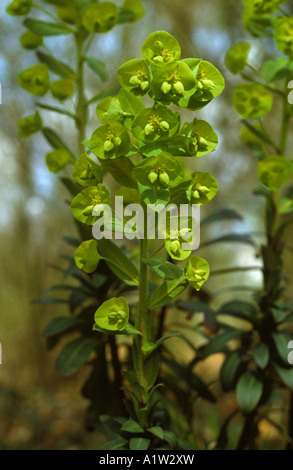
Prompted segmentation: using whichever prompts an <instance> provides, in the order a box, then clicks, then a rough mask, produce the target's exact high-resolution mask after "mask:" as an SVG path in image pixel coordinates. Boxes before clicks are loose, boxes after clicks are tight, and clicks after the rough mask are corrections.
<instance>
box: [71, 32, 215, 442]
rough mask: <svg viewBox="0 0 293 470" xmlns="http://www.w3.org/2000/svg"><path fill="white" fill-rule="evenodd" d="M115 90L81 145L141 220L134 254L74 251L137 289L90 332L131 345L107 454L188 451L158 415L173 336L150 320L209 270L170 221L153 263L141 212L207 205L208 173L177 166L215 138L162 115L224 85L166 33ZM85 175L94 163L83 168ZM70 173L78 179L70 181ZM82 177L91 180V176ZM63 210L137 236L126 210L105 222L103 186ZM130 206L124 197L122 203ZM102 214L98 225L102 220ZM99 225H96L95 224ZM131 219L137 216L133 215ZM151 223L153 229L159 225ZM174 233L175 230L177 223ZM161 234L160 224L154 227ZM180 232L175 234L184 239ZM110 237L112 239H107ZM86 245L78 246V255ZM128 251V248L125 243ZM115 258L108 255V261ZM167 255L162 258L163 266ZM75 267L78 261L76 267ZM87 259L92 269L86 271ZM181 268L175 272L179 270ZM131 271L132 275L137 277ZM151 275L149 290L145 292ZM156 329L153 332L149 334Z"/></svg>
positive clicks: (105, 311)
mask: <svg viewBox="0 0 293 470" xmlns="http://www.w3.org/2000/svg"><path fill="white" fill-rule="evenodd" d="M118 80H119V82H120V85H121V90H120V91H119V93H118V96H117V97H116V96H113V97H106V98H104V99H103V100H102V101H100V102H99V103H98V105H97V115H98V117H99V119H100V121H101V125H100V126H99V127H98V128H97V129H96V130H95V131H94V132H93V133H92V135H91V137H90V138H89V139H88V140H85V141H84V144H85V145H86V146H87V147H88V149H89V151H91V152H92V153H93V154H94V155H95V156H96V157H98V160H99V162H100V165H101V167H102V168H103V167H105V169H107V170H108V171H109V172H110V173H111V174H112V176H113V177H114V178H115V179H116V182H117V183H119V184H120V186H121V187H120V188H119V189H118V191H117V193H116V194H119V196H123V195H125V196H127V193H128V191H129V190H132V193H131V200H132V201H133V202H137V203H138V204H139V207H140V208H141V209H142V210H143V216H142V226H143V228H142V232H141V233H140V236H139V237H137V238H139V239H140V242H139V251H138V252H137V254H136V255H135V256H134V257H133V258H134V259H133V261H131V260H130V258H126V257H125V255H124V254H123V252H122V251H121V250H120V249H119V248H118V247H117V246H116V245H114V246H115V249H114V246H113V242H112V241H110V240H109V239H107V238H101V237H98V239H97V240H96V241H95V240H93V239H90V240H88V241H87V242H82V244H81V245H80V246H79V248H78V249H77V251H76V253H75V255H76V259H77V258H78V263H81V264H80V266H82V265H83V266H86V270H88V266H90V270H91V271H94V270H95V268H96V266H98V265H99V263H100V260H104V261H106V263H107V264H108V266H109V267H110V269H112V270H113V271H114V272H115V274H117V276H118V277H119V278H120V279H121V280H122V281H123V282H124V283H125V284H126V285H128V286H131V287H135V288H137V291H138V292H137V299H138V301H137V302H135V304H134V305H130V306H129V305H128V302H127V300H126V298H127V292H126V293H125V297H126V298H125V297H124V296H120V297H118V298H117V297H112V298H111V299H109V300H107V301H105V302H104V303H103V304H102V305H101V306H100V307H99V308H98V310H97V311H96V313H95V325H94V329H95V330H96V331H97V332H100V333H103V334H105V333H106V334H108V335H111V334H115V335H118V334H119V335H132V337H133V344H132V365H131V367H130V368H128V369H126V370H124V371H123V372H124V376H125V378H126V380H127V382H128V385H127V386H125V387H123V390H124V392H125V394H126V397H127V398H126V400H125V405H126V407H127V410H128V412H129V420H125V419H124V420H122V421H121V420H119V419H118V420H117V419H116V420H115V419H113V418H112V419H108V420H107V421H106V423H105V424H107V426H110V428H111V424H112V431H113V432H114V434H118V436H120V437H119V438H118V439H115V440H114V441H113V442H111V443H110V444H109V446H107V448H117V446H118V447H119V448H130V449H147V448H154V447H155V448H156V447H158V446H164V447H166V446H167V447H171V448H172V447H174V446H176V447H183V448H188V447H189V445H190V444H188V442H185V441H184V440H183V439H181V438H177V437H176V436H175V435H174V434H172V433H170V431H169V430H168V429H167V430H166V429H164V420H162V417H161V413H160V411H161V412H162V411H163V410H160V408H161V407H162V406H165V405H162V403H164V400H163V401H162V400H161V399H160V396H161V394H160V393H159V390H158V388H159V386H160V382H158V381H157V378H158V375H159V371H160V354H159V352H158V350H159V347H160V346H161V345H162V343H163V342H164V341H165V340H167V339H168V338H170V337H173V336H175V335H177V333H176V332H173V333H169V334H166V335H162V336H161V334H160V333H161V331H160V330H161V328H162V325H158V316H157V314H156V312H158V311H160V310H161V309H162V308H164V307H166V306H167V305H169V304H170V303H171V302H173V301H174V300H175V299H176V297H178V296H179V295H180V294H181V293H182V292H183V291H184V290H185V289H186V288H187V286H188V285H190V286H192V287H193V288H194V289H196V290H199V289H200V287H201V285H202V284H203V283H204V282H205V281H206V280H207V278H208V276H209V266H208V263H207V262H206V261H205V260H204V259H202V258H200V257H197V256H190V255H191V252H192V245H189V246H190V249H186V248H185V249H184V247H183V246H182V244H183V243H184V241H187V242H188V241H189V242H190V239H191V238H192V237H193V236H194V233H193V232H192V229H191V226H190V224H188V217H189V216H187V224H186V225H184V226H183V229H182V228H181V226H180V227H178V225H176V228H175V229H174V228H173V225H172V220H173V219H176V220H177V219H178V218H176V217H172V216H170V217H169V219H168V222H169V224H168V223H167V224H166V227H165V231H164V237H163V238H164V242H163V243H162V242H161V246H159V250H161V249H162V248H164V247H165V249H166V252H167V253H166V254H164V255H163V256H162V257H159V258H158V257H155V255H156V254H157V253H158V250H157V251H156V250H155V248H154V247H153V245H154V242H153V241H151V240H149V239H148V228H149V227H148V224H149V220H148V216H149V213H148V209H149V208H150V207H151V210H152V213H153V215H155V212H159V213H160V210H161V209H162V207H163V208H164V207H167V205H168V204H169V203H174V204H176V205H177V206H179V205H180V204H186V205H189V204H192V203H196V204H198V205H201V204H205V203H207V202H209V200H211V199H212V198H213V197H214V196H215V194H216V192H217V189H218V186H217V183H216V180H215V179H214V178H213V177H212V176H211V175H210V174H208V173H203V172H194V173H192V175H189V174H188V172H186V171H185V172H184V157H200V156H203V155H206V154H207V153H209V152H210V151H212V150H214V148H215V147H216V145H217V136H216V134H215V132H214V131H213V129H212V127H211V126H210V125H209V124H208V123H207V122H205V121H202V120H198V119H196V118H194V119H193V120H192V122H186V123H183V124H181V122H180V114H179V112H177V111H175V112H174V111H172V110H171V109H170V108H169V107H168V106H169V105H176V106H177V107H179V108H180V107H181V108H185V109H188V110H190V111H194V110H196V109H200V108H202V107H204V106H206V105H207V104H208V103H209V102H210V101H211V100H212V99H213V98H215V97H216V96H218V95H219V94H220V93H221V92H222V90H223V88H224V80H223V77H222V76H221V74H220V73H219V72H218V70H217V69H216V68H215V67H214V66H213V65H212V64H210V63H208V62H207V61H203V60H201V59H183V60H180V46H179V44H178V42H177V41H176V39H175V38H174V37H172V36H171V35H170V34H169V33H167V32H165V31H157V32H154V33H152V34H151V35H150V36H148V37H147V39H146V40H145V42H144V44H143V45H142V59H133V60H130V61H129V62H126V63H125V64H123V65H122V66H121V67H120V68H119V69H118ZM145 95H148V97H149V98H151V99H152V100H153V103H152V104H151V105H150V106H149V107H146V106H145V104H144V101H143V100H142V97H143V96H145ZM85 158H86V159H87V161H91V160H90V157H89V156H88V155H85V154H82V155H81V156H80V157H79V159H78V160H77V162H76V165H77V166H75V171H74V174H75V175H76V176H75V177H76V178H79V179H80V178H81V177H82V175H85V176H86V175H87V173H85V170H84V168H83V166H82V165H81V164H80V162H81V161H84V160H85ZM90 165H93V163H90ZM77 168H79V169H80V170H79V171H78V170H77ZM87 171H91V170H90V167H89V168H88V170H87ZM91 184H92V185H93V186H92V185H91V186H88V187H87V188H85V189H83V190H82V191H81V192H79V193H78V194H77V195H76V196H75V197H74V198H73V200H72V202H71V207H72V212H73V215H74V217H75V218H77V220H78V221H79V222H81V223H84V224H86V225H89V226H90V225H93V233H94V229H95V226H96V224H97V222H98V228H99V229H100V228H101V226H103V228H104V230H105V231H106V229H108V228H109V227H110V232H111V229H112V228H113V229H115V230H116V229H117V225H118V231H119V230H121V231H123V232H124V233H131V234H132V235H133V236H132V238H135V236H137V235H138V223H139V221H138V219H137V217H134V219H135V220H133V217H132V216H133V214H132V211H133V210H136V211H137V209H134V208H132V210H131V214H130V215H131V217H130V215H128V213H127V215H124V218H122V220H121V219H120V220H119V219H117V213H115V211H116V206H115V211H114V214H112V213H111V212H110V214H108V210H106V207H107V208H108V206H109V204H110V202H109V194H108V192H107V190H106V188H105V186H104V185H103V184H101V183H99V182H98V180H96V181H92V183H91ZM127 201H129V197H127ZM106 212H107V216H105V214H106ZM101 214H104V215H102V217H101V218H100V215H101ZM136 216H137V214H136ZM159 220H160V219H159ZM177 223H178V220H177ZM158 228H160V222H158ZM183 232H184V233H183ZM111 236H112V235H111ZM85 243H86V245H85ZM133 243H135V242H134V241H133ZM113 250H114V252H113ZM166 255H168V258H169V260H168V258H166ZM81 258H82V261H80V260H81ZM93 259H94V260H95V261H94V262H93ZM184 260H186V261H185V263H184V264H183V266H179V265H177V264H176V263H175V262H176V261H179V262H183V261H184ZM137 266H138V269H137ZM149 268H152V284H151V285H150V282H149V274H148V271H149ZM158 326H159V329H158Z"/></svg>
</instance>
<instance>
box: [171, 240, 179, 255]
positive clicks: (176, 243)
mask: <svg viewBox="0 0 293 470" xmlns="http://www.w3.org/2000/svg"><path fill="white" fill-rule="evenodd" d="M180 248H181V245H180V242H179V240H174V241H172V242H171V251H172V253H174V254H176V253H177V252H178V251H179V250H180Z"/></svg>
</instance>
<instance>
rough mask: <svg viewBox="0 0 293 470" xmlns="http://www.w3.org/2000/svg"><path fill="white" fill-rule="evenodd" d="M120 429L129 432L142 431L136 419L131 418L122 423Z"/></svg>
mask: <svg viewBox="0 0 293 470" xmlns="http://www.w3.org/2000/svg"><path fill="white" fill-rule="evenodd" d="M121 430H122V431H127V432H131V433H140V432H144V430H143V429H142V427H141V426H140V425H139V424H138V423H137V422H136V421H134V420H133V419H129V420H128V421H126V422H125V423H123V425H122V427H121Z"/></svg>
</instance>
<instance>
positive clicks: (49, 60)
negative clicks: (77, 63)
mask: <svg viewBox="0 0 293 470" xmlns="http://www.w3.org/2000/svg"><path fill="white" fill-rule="evenodd" d="M37 56H38V58H39V59H40V61H41V62H44V63H45V64H47V65H48V67H49V69H50V70H51V72H54V73H55V74H56V75H59V76H60V77H63V78H69V79H72V80H75V78H76V76H75V73H74V71H73V70H72V68H71V67H70V66H69V65H67V64H65V63H64V62H62V61H61V60H58V59H55V57H53V56H52V55H49V54H45V53H44V52H41V51H38V52H37Z"/></svg>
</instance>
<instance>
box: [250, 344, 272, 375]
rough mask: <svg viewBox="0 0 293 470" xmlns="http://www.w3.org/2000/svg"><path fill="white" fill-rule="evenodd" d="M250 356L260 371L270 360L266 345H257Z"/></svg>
mask: <svg viewBox="0 0 293 470" xmlns="http://www.w3.org/2000/svg"><path fill="white" fill-rule="evenodd" d="M252 354H253V357H254V360H255V362H256V363H257V365H258V366H259V367H260V368H261V369H265V367H266V366H267V364H268V362H269V358H270V351H269V348H268V346H267V345H266V344H263V343H261V344H258V345H257V346H255V348H253V350H252Z"/></svg>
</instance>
